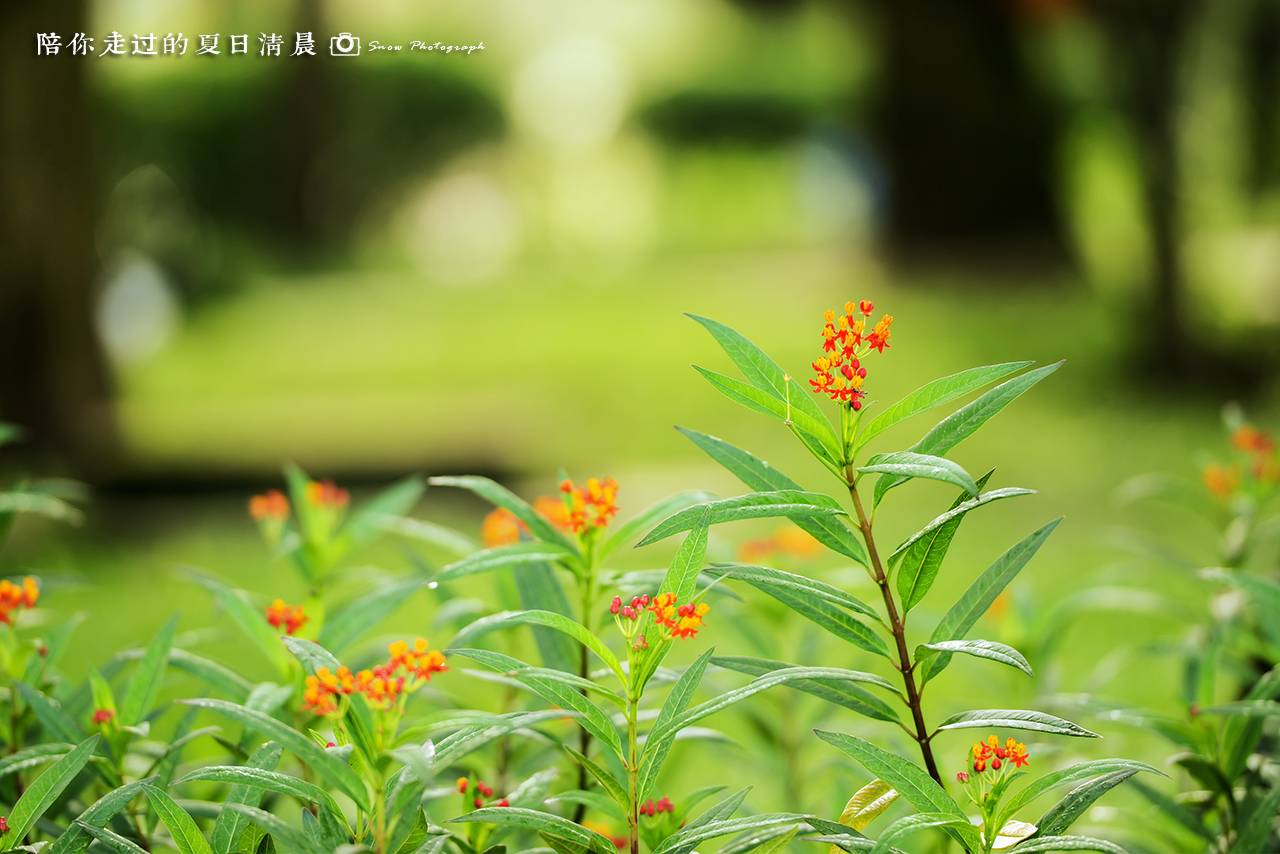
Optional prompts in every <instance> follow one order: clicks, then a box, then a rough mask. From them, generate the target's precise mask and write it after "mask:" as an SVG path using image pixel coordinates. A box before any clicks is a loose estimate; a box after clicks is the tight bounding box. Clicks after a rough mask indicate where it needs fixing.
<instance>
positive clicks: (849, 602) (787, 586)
mask: <svg viewBox="0 0 1280 854" xmlns="http://www.w3.org/2000/svg"><path fill="white" fill-rule="evenodd" d="M703 572H705V573H706V574H707V575H710V576H711V577H712V578H737V579H741V580H742V581H745V582H747V583H748V584H750V585H751V586H752V587H755V588H756V589H757V590H760V591H763V592H765V593H768V592H770V591H769V590H768V588H770V587H777V588H781V589H783V590H786V591H789V592H791V593H795V594H798V595H800V596H803V597H806V598H809V599H821V600H822V601H824V602H829V603H831V604H832V605H838V606H840V607H842V608H848V609H849V610H850V611H857V612H858V613H859V614H863V615H865V616H868V617H870V618H871V619H873V620H876V621H879V619H880V615H879V614H878V613H877V612H876V610H875V609H874V608H872V607H871V606H870V605H868V604H867V603H865V602H863V601H862V600H861V599H857V598H855V597H853V596H850V595H849V594H848V593H845V592H844V591H843V590H841V589H840V588H839V587H834V586H832V585H830V584H827V583H826V582H825V581H818V580H816V579H813V578H805V577H804V576H803V575H796V574H794V573H791V572H784V571H783V570H781V569H772V568H770V567H767V566H750V565H747V564H740V563H713V564H711V566H709V567H707V568H706V569H705V570H703Z"/></svg>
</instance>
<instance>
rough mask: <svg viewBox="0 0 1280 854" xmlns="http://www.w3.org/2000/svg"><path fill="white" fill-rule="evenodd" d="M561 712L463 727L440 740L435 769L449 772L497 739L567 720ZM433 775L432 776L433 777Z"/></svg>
mask: <svg viewBox="0 0 1280 854" xmlns="http://www.w3.org/2000/svg"><path fill="white" fill-rule="evenodd" d="M564 716H565V713H564V712H563V711H561V710H554V709H553V710H543V711H537V712H509V713H507V714H505V715H496V716H495V717H493V718H490V719H489V720H487V721H485V722H484V723H479V724H474V725H471V726H466V727H463V728H462V729H460V730H458V731H457V732H454V733H451V734H449V735H448V736H445V737H444V738H442V739H440V741H438V742H437V743H436V745H435V756H434V757H433V758H432V759H431V760H430V763H429V764H430V766H431V769H432V770H434V769H442V768H447V767H449V766H450V765H452V764H453V763H455V762H457V761H458V760H459V759H461V758H462V757H464V756H466V755H467V754H468V753H471V752H472V751H473V750H479V749H480V748H481V747H484V746H485V745H486V744H488V743H489V742H491V741H493V740H494V739H495V738H501V737H502V736H504V735H506V734H507V733H509V732H512V731H513V730H518V729H524V728H526V727H531V726H534V725H536V724H540V723H545V722H546V721H551V720H559V719H562V718H564ZM429 776H430V775H428V777H429Z"/></svg>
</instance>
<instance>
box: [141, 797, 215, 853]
mask: <svg viewBox="0 0 1280 854" xmlns="http://www.w3.org/2000/svg"><path fill="white" fill-rule="evenodd" d="M142 791H144V792H146V793H147V800H149V801H151V808H152V809H153V810H155V812H156V815H158V816H159V817H160V821H161V822H163V823H164V826H165V828H166V829H167V830H168V831H169V835H170V836H171V837H173V844H174V845H175V846H176V847H177V849H178V851H179V852H181V854H213V849H212V848H210V847H209V842H208V841H207V840H206V839H205V838H204V834H202V833H201V832H200V828H199V827H197V826H196V822H195V819H193V818H192V817H191V816H190V815H188V814H187V811H186V810H184V809H183V808H182V807H180V806H178V803H177V802H176V801H175V800H174V799H173V798H171V797H169V796H168V795H167V794H165V793H164V792H163V791H161V790H160V789H157V788H156V787H155V786H145V785H144V786H143V787H142Z"/></svg>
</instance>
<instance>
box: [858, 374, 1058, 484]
mask: <svg viewBox="0 0 1280 854" xmlns="http://www.w3.org/2000/svg"><path fill="white" fill-rule="evenodd" d="M1060 367H1062V362H1057V363H1055V364H1052V365H1046V366H1045V367H1043V368H1037V369H1036V370H1034V371H1028V372H1027V373H1025V374H1023V375H1022V376H1019V377H1014V378H1013V379H1011V380H1009V381H1008V382H1004V383H1001V384H1000V385H998V386H996V387H995V388H993V389H992V390H991V391H989V392H987V393H986V394H984V395H982V396H981V397H979V398H978V399H977V400H975V401H973V402H972V403H970V404H968V405H966V406H962V407H961V408H959V409H957V410H956V411H955V412H953V413H952V414H951V415H948V416H947V417H946V418H944V419H942V420H941V421H939V422H938V423H937V424H936V425H935V426H934V427H933V429H932V430H930V431H929V432H928V433H926V434H925V435H924V438H923V439H921V440H920V441H919V442H916V443H915V444H914V445H912V446H911V447H910V448H908V449H907V450H910V451H915V452H916V453H918V454H931V455H934V456H941V455H943V454H945V453H947V452H948V451H950V450H951V449H952V448H954V447H955V446H956V445H958V444H960V443H961V442H962V441H964V440H965V439H967V438H968V437H970V436H972V435H973V434H974V433H975V432H976V431H977V430H978V428H979V427H981V426H982V425H983V424H986V423H987V421H989V420H990V419H991V418H992V416H994V415H995V414H996V413H998V412H999V411H1000V410H1002V409H1004V408H1005V407H1006V406H1008V405H1009V404H1010V403H1012V402H1013V401H1014V400H1016V399H1017V398H1018V397H1019V396H1020V395H1021V394H1022V393H1023V392H1025V391H1027V389H1029V388H1031V387H1032V386H1033V385H1035V384H1036V383H1038V382H1040V380H1042V379H1044V378H1045V377H1047V376H1048V375H1049V374H1051V373H1053V372H1054V371H1056V370H1057V369H1058V368H1060ZM905 482H906V481H905V480H904V479H902V478H898V477H893V476H888V475H886V476H885V477H882V478H880V480H879V481H878V482H877V483H876V488H875V494H874V498H873V501H872V507H878V506H879V505H880V501H881V500H882V499H883V498H884V496H885V493H887V492H888V491H889V490H890V489H892V488H893V487H895V486H897V485H899V484H901V483H905Z"/></svg>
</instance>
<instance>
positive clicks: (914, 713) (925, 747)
mask: <svg viewBox="0 0 1280 854" xmlns="http://www.w3.org/2000/svg"><path fill="white" fill-rule="evenodd" d="M850 468H851V467H850ZM852 474H853V472H852V471H847V472H846V481H847V483H848V485H849V496H850V497H851V498H852V499H853V509H854V511H855V512H856V513H857V514H858V530H859V531H861V532H862V539H863V541H864V542H865V543H866V544H867V555H868V556H869V557H870V558H871V572H872V577H873V578H874V579H875V582H876V584H877V585H878V586H879V587H880V595H881V596H882V597H884V607H885V611H886V612H887V613H888V615H889V629H890V631H892V632H893V640H894V642H895V644H896V645H897V647H898V669H899V670H900V671H901V672H902V682H903V684H904V685H905V686H906V689H907V705H908V706H909V707H910V708H911V719H912V721H913V722H914V724H915V728H916V731H915V735H914V736H913V737H914V738H915V740H916V742H917V743H918V744H919V745H920V753H921V754H922V755H923V756H924V767H925V769H926V770H928V772H929V776H930V777H932V778H933V779H934V780H936V781H937V783H938V785H940V786H941V785H942V775H941V774H940V773H939V772H938V764H937V762H935V761H934V759H933V747H932V746H931V745H930V743H929V739H930V735H929V728H928V727H927V726H926V725H925V722H924V710H923V709H922V708H921V706H920V692H919V690H918V689H917V688H916V677H915V672H914V668H915V665H913V664H912V663H911V653H910V651H909V650H908V649H907V627H906V622H905V620H904V619H903V618H902V617H900V616H899V615H898V603H897V602H896V601H895V600H894V598H893V591H892V590H890V589H889V576H888V574H887V573H886V572H885V571H884V565H883V564H882V563H881V562H880V553H879V552H878V551H876V540H875V536H874V535H873V534H872V532H871V522H870V521H869V520H868V519H867V514H866V512H865V511H864V510H863V509H862V499H861V498H860V497H859V496H858V486H857V484H856V483H855V482H854V479H853V477H852Z"/></svg>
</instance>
